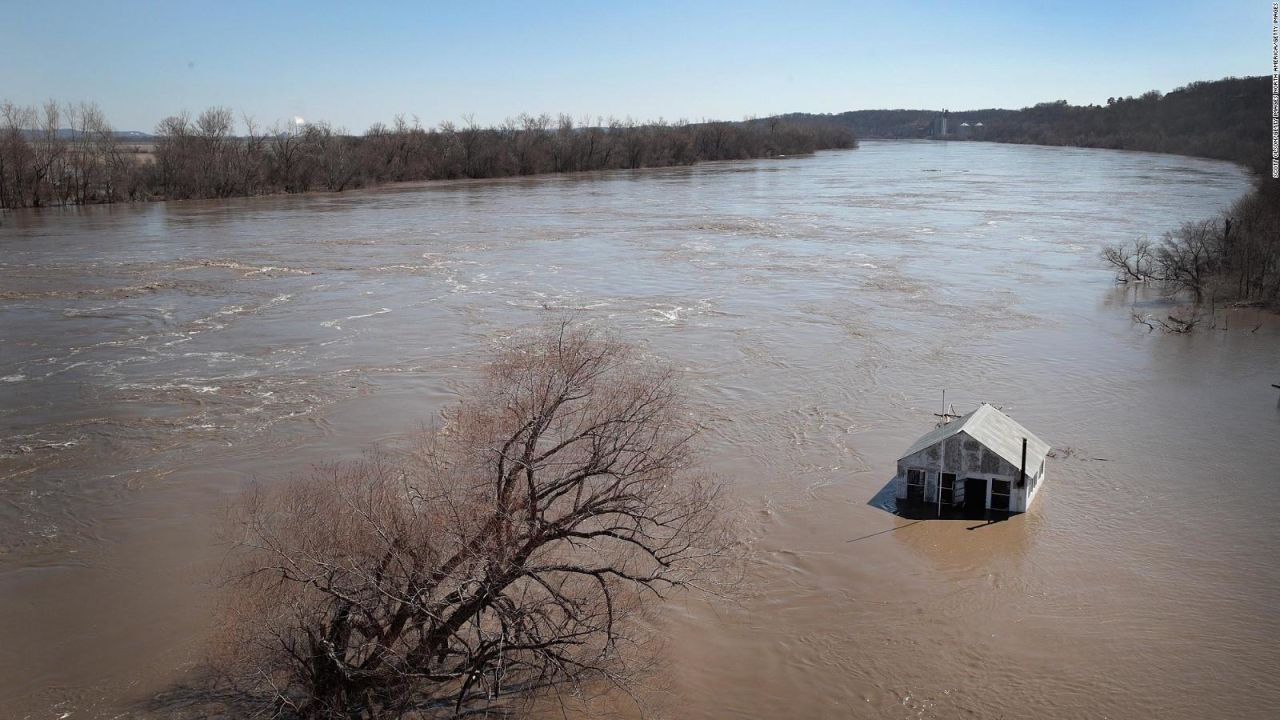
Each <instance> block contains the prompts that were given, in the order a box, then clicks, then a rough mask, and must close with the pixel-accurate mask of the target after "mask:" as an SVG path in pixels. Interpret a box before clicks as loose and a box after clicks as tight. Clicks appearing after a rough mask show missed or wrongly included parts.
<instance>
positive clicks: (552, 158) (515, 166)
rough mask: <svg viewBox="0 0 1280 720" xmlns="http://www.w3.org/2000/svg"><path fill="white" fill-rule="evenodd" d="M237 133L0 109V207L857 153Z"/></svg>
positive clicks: (762, 146) (56, 109) (173, 120)
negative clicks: (140, 128)
mask: <svg viewBox="0 0 1280 720" xmlns="http://www.w3.org/2000/svg"><path fill="white" fill-rule="evenodd" d="M239 125H240V127H239V128H237V122H236V118H235V116H234V115H233V113H232V112H231V110H229V109H227V108H210V109H209V110H206V111H205V112H203V113H201V114H200V115H199V116H198V117H194V118H192V117H190V116H188V115H186V114H180V115H176V116H173V117H170V118H166V119H165V120H163V121H162V122H161V123H160V124H159V126H158V127H157V128H156V130H155V134H154V136H150V137H148V136H142V137H139V134H138V133H118V132H116V131H114V130H113V129H112V128H111V126H110V124H109V123H108V122H107V121H106V118H104V117H103V114H102V112H101V111H100V110H99V109H98V108H97V107H96V106H95V105H92V104H84V103H82V104H79V105H66V106H62V105H59V104H57V103H54V102H49V103H46V104H45V105H44V106H43V107H40V108H35V107H23V106H17V105H14V104H12V103H8V102H5V103H3V104H2V105H0V208H20V207H42V206H51V205H84V204H89V203H112V202H121V201H137V200H166V199H191V198H225V197H239V196H249V195H264V194H270V193H279V192H290V193H293V192H307V191H309V190H329V191H335V192H341V191H343V190H346V189H350V188H359V187H365V186H370V185H377V184H381V183H388V182H401V181H411V180H439V179H454V178H495V177H508V176H513V175H536V174H540V173H562V172H575V171H583V170H614V169H633V168H643V167H660V166H671V165H691V164H693V163H696V162H700V161H704V160H741V159H746V158H758V157H774V156H779V155H798V154H806V153H811V152H814V151H815V150H824V149H832V148H851V147H855V146H856V145H857V140H856V139H855V137H854V134H853V133H852V132H851V131H850V130H849V129H848V128H847V127H845V126H842V125H837V124H834V123H827V122H822V121H813V120H809V121H806V122H803V123H792V122H787V121H785V120H782V119H779V118H770V119H767V120H763V121H743V122H704V123H697V124H690V123H684V122H681V123H675V124H667V123H663V122H657V123H647V124H642V123H637V122H635V121H632V120H629V119H628V120H617V119H612V118H610V119H603V118H597V119H596V120H595V121H594V122H592V121H591V120H590V119H583V120H581V121H575V120H574V119H573V118H570V117H568V116H566V115H561V116H559V117H558V118H556V119H552V118H551V117H550V116H549V115H539V116H536V117H534V116H530V115H521V116H520V117H518V118H515V119H513V120H508V121H507V122H504V123H502V124H501V125H498V126H496V127H482V126H480V125H478V124H477V123H476V122H475V121H474V120H472V119H470V118H465V119H464V121H463V122H462V123H461V124H454V123H451V122H447V123H443V124H442V125H440V126H439V127H438V128H424V127H422V126H421V125H419V124H418V123H416V122H410V121H407V120H406V119H405V118H403V117H397V118H396V119H395V121H394V122H393V123H392V124H391V125H382V124H377V125H374V126H373V127H371V128H369V129H368V131H366V132H365V133H363V134H361V135H350V134H348V133H347V132H346V131H345V130H343V129H341V128H334V127H331V126H329V125H328V124H325V123H318V124H311V125H304V126H301V127H294V126H289V127H287V128H283V129H282V128H279V127H277V128H275V129H272V130H270V131H264V130H262V129H260V128H259V127H258V126H257V125H255V124H254V122H253V121H252V120H251V119H249V118H244V119H242V121H241V123H239Z"/></svg>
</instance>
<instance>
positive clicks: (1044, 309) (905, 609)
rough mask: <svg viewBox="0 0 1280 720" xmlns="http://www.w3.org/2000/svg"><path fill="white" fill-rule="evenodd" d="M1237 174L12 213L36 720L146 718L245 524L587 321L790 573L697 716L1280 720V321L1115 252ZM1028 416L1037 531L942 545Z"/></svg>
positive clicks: (900, 157) (592, 183)
mask: <svg viewBox="0 0 1280 720" xmlns="http://www.w3.org/2000/svg"><path fill="white" fill-rule="evenodd" d="M1247 189H1248V178H1247V177H1246V176H1245V175H1244V174H1243V173H1242V172H1241V171H1240V170H1238V169H1237V168H1235V167H1234V166H1232V165H1229V164H1225V163H1220V162H1214V161H1208V160H1199V159H1191V158H1182V157H1173V156H1165V155H1155V154H1146V153H1130V152H1117V151H1105V150H1084V149H1069V148H1046V147H1034V146H1006V145H994V144H985V143H930V142H876V141H867V142H864V143H863V145H862V147H861V148H860V149H858V150H855V151H838V152H824V153H819V154H818V155H816V156H813V157H797V158H782V159H771V160H757V161H745V162H733V163H709V164H704V165H699V166H695V167H690V168H669V169H656V170H645V171H638V172H614V173H606V174H598V175H573V176H555V177H538V178H532V179H511V180H501V181H475V182H449V183H430V184H421V185H410V186H396V187H390V188H381V189H375V190H369V191H360V192H347V193H342V194H315V195H305V196H289V197H270V198H253V199H243V200H232V201H208V202H204V201H201V202H173V203H156V204H145V205H134V206H115V207H92V208H84V209H79V210H66V211H24V212H19V213H13V214H9V215H5V216H3V217H0V717H5V718H8V717H15V718H25V717H29V718H114V717H121V716H125V717H128V716H130V715H131V714H133V713H135V712H138V710H137V708H138V707H139V705H138V703H141V702H145V701H146V700H147V699H148V698H150V697H154V696H155V695H156V694H157V693H162V692H164V691H166V689H167V688H170V687H171V686H172V685H173V684H174V683H175V682H180V681H181V680H182V679H183V678H184V676H185V675H186V674H187V673H189V672H190V671H191V669H192V668H193V667H195V665H196V664H197V662H198V661H199V660H200V657H201V653H202V648H203V647H204V643H205V642H206V639H207V637H208V636H209V633H210V632H211V630H212V629H211V628H210V627H209V624H210V620H209V618H210V607H209V605H210V602H209V600H208V598H209V597H210V585H209V580H210V577H211V575H212V574H213V571H214V570H215V567H216V563H217V561H218V557H219V552H220V550H219V548H218V547H217V546H216V545H215V544H214V542H213V538H214V537H215V529H216V527H217V523H218V516H219V512H218V508H219V507H221V506H222V505H224V504H225V503H226V502H227V501H229V500H230V499H231V498H233V497H235V495H236V494H237V493H239V492H240V491H241V490H242V489H243V488H244V487H245V486H246V485H247V484H248V483H249V482H250V481H251V480H255V479H256V480H259V481H262V482H266V483H270V482H273V481H278V480H279V479H280V478H284V477H287V476H289V475H291V474H294V473H298V472H305V470H306V469H307V467H308V466H309V465H310V464H312V463H317V462H322V461H328V460H334V459H339V458H345V457H355V456H357V455H358V454H359V453H360V452H361V451H362V450H363V449H365V448H367V447H369V446H370V445H371V444H373V443H378V442H386V441H392V440H395V439H397V438H401V437H403V436H404V435H405V433H408V432H412V431H413V430H414V428H415V427H417V426H419V425H420V424H421V423H424V422H429V421H431V420H432V419H433V418H434V417H435V416H436V414H437V413H438V412H439V410H440V409H441V408H442V407H443V406H444V405H445V404H446V403H448V402H449V401H450V400H451V399H452V398H454V397H455V393H456V391H457V389H458V388H459V387H460V386H461V384H463V383H465V382H466V381H467V380H468V379H470V378H471V377H473V372H474V370H475V368H476V366H477V364H478V363H479V362H481V361H482V359H483V358H484V356H485V353H486V352H487V350H488V349H489V348H491V347H492V346H493V345H494V344H495V343H496V342H498V341H500V340H501V339H502V338H503V337H505V336H506V335H507V334H509V333H510V332H512V331H513V330H516V329H519V328H522V327H526V326H529V325H532V324H536V323H539V322H541V321H543V320H544V319H546V318H547V317H559V316H562V315H564V314H572V315H574V316H576V317H578V318H580V319H582V320H583V321H585V322H593V323H600V324H604V325H608V326H610V327H612V328H616V329H617V330H618V331H619V332H620V333H621V334H622V335H623V336H624V337H626V338H627V339H629V340H633V341H635V342H638V343H641V344H642V345H644V346H645V347H646V348H648V349H649V350H651V351H652V352H654V353H656V354H658V355H660V356H662V357H664V358H666V359H667V360H669V361H671V362H672V363H673V364H675V365H676V366H677V367H678V368H680V369H681V370H682V371H683V373H684V376H685V382H686V384H687V386H688V387H689V388H690V391H691V392H692V394H693V397H692V400H693V402H694V404H695V406H696V407H697V408H698V410H699V412H700V413H701V414H702V416H703V419H704V420H705V421H706V422H707V423H708V426H709V429H708V431H707V433H706V435H705V437H704V438H703V458H704V462H705V465H706V467H707V468H708V469H710V470H712V471H714V472H716V473H717V474H719V475H720V476H721V477H723V478H724V479H725V480H726V481H727V482H728V483H729V485H730V487H731V492H732V496H733V498H734V501H735V503H736V505H737V506H738V507H740V508H741V509H742V513H743V516H744V523H745V525H746V532H747V534H748V536H749V538H750V539H751V542H752V545H753V547H754V549H755V561H754V563H753V564H752V566H751V569H750V573H749V578H748V583H747V586H746V592H745V595H744V597H742V598H739V599H737V600H736V601H734V602H723V603H722V602H714V603H713V602H708V601H705V600H702V599H698V598H685V599H681V600H677V601H674V602H673V603H671V605H670V607H668V608H667V611H666V612H665V613H663V614H662V622H663V623H664V624H666V625H669V628H664V629H666V630H669V640H668V641H667V643H666V647H665V649H664V650H663V652H664V663H663V665H664V672H663V677H662V678H660V680H661V684H662V686H663V687H664V688H666V690H665V692H664V694H665V695H667V696H668V697H669V698H670V702H671V703H672V704H674V706H675V708H676V710H675V711H674V713H673V714H675V715H677V716H680V717H688V718H713V717H715V718H720V717H744V718H745V717H760V718H766V717H770V718H772V717H807V718H818V717H835V716H841V717H885V718H908V717H921V718H954V717H992V718H995V717H1040V718H1078V717H1099V718H1101V717H1112V718H1130V717H1161V718H1203V717H1239V718H1243V717H1258V718H1263V717H1276V716H1277V714H1278V713H1280V684H1278V683H1276V681H1275V679H1274V672H1275V668H1277V667H1280V649H1278V648H1277V640H1278V639H1280V620H1278V619H1277V617H1278V616H1277V614H1276V612H1275V608H1276V607H1277V605H1280V563H1277V562H1276V561H1275V558H1276V557H1277V553H1280V524H1278V523H1277V522H1276V520H1275V518H1276V516H1277V513H1278V512H1280V442H1277V440H1278V439H1280V406H1278V405H1277V396H1278V395H1280V392H1277V391H1275V390H1273V389H1272V388H1271V387H1270V384H1271V383H1280V323H1277V322H1276V320H1275V319H1274V318H1273V317H1272V316H1269V315H1266V314H1264V313H1260V312H1258V311H1256V310H1235V311H1230V312H1220V313H1219V318H1218V321H1217V323H1216V326H1215V327H1212V328H1207V329H1203V330H1201V331H1197V332H1196V333H1194V334H1191V335H1187V336H1174V335H1165V334H1161V333H1158V332H1148V331H1147V329H1146V328H1145V327H1142V326H1138V325H1135V324H1134V323H1133V321H1132V320H1131V313H1132V312H1133V311H1134V310H1135V309H1136V310H1137V311H1139V312H1144V313H1146V312H1156V313H1159V312H1167V306H1166V303H1165V300H1164V299H1163V298H1161V297H1160V296H1159V295H1158V294H1157V293H1155V292H1154V291H1151V290H1141V289H1138V290H1135V289H1133V288H1126V287H1124V286H1117V285H1116V284H1115V282H1114V277H1113V275H1112V273H1110V272H1109V271H1108V270H1107V269H1106V268H1105V267H1104V266H1103V265H1102V263H1101V261H1100V260H1099V259H1098V249H1099V247H1100V246H1101V245H1102V244H1103V243H1106V242H1115V241H1123V240H1129V239H1132V238H1134V237H1137V236H1140V235H1149V236H1152V237H1156V236H1158V235H1160V234H1161V233H1163V232H1164V231H1166V230H1170V229H1172V228H1174V227H1176V225H1177V224H1178V223H1180V222H1182V221H1186V220H1193V219H1199V218H1202V217H1208V216H1211V215H1213V214H1214V213H1216V212H1218V211H1219V210H1220V209H1221V208H1223V207H1225V206H1226V205H1228V204H1229V203H1230V202H1231V201H1232V200H1234V199H1235V198H1236V197H1238V196H1240V195H1241V194H1243V193H1244V192H1245V191H1246V190H1247ZM944 390H945V391H946V392H947V396H946V397H947V401H948V402H949V403H954V404H955V406H956V408H957V409H958V410H959V411H962V412H963V411H967V410H969V409H972V408H973V407H975V406H976V404H977V403H978V402H983V401H985V402H990V403H993V404H995V405H998V406H1001V407H1002V408H1003V409H1004V410H1005V412H1007V413H1009V414H1010V415H1012V416H1013V417H1014V418H1015V419H1017V420H1018V421H1019V422H1021V423H1023V424H1024V425H1026V426H1027V427H1029V428H1030V429H1032V430H1033V431H1034V432H1035V433H1036V434H1038V435H1040V436H1041V437H1042V438H1044V439H1045V440H1046V441H1048V442H1049V443H1050V444H1052V445H1053V446H1054V448H1055V450H1054V456H1053V457H1052V458H1051V459H1050V460H1049V465H1048V471H1047V480H1046V483H1045V485H1044V488H1043V490H1042V491H1041V493H1040V495H1039V496H1038V498H1037V500H1036V504H1035V505H1034V506H1033V508H1032V510H1031V512H1029V513H1026V514H1024V515H1020V516H1016V517H1014V518H1013V519H1011V520H1009V521H1007V522H1001V523H995V524H989V525H984V524H981V523H977V522H974V521H913V520H908V519H904V518H899V517H897V516H895V515H892V514H890V513H888V512H886V511H885V510H884V509H883V508H882V507H881V506H880V505H878V504H877V503H876V502H874V501H873V498H875V496H876V495H877V493H879V492H880V491H881V490H882V489H883V487H884V486H885V484H886V482H887V481H888V480H889V478H890V477H891V476H892V475H893V472H894V462H895V460H896V458H897V457H898V454H899V453H900V451H902V450H903V449H905V448H906V447H907V446H908V445H910V444H911V442H912V441H913V440H914V439H915V438H916V437H917V436H919V435H921V434H923V433H924V432H926V431H927V430H929V429H931V428H932V426H933V423H934V421H935V419H936V418H935V417H934V415H933V414H934V413H936V412H939V411H940V409H941V402H942V393H943V391H944Z"/></svg>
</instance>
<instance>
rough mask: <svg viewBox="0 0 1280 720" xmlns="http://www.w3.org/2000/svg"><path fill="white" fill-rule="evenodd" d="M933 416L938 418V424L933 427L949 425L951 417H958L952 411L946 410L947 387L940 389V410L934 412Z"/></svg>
mask: <svg viewBox="0 0 1280 720" xmlns="http://www.w3.org/2000/svg"><path fill="white" fill-rule="evenodd" d="M954 409H955V408H952V410H954ZM934 417H937V418H939V420H938V424H937V425H934V427H942V426H943V425H949V424H950V423H951V418H952V417H959V416H958V415H956V414H955V413H954V412H947V389H946V388H943V389H942V412H941V413H934Z"/></svg>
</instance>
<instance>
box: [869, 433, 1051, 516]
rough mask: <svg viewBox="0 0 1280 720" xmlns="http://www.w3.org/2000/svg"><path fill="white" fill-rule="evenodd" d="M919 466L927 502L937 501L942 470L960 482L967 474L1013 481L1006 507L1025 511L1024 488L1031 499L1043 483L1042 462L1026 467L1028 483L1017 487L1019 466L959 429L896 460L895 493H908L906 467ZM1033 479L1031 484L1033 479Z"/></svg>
mask: <svg viewBox="0 0 1280 720" xmlns="http://www.w3.org/2000/svg"><path fill="white" fill-rule="evenodd" d="M908 468H922V469H924V470H926V474H925V487H924V496H925V500H926V502H937V501H938V479H939V474H940V473H942V472H949V473H955V475H956V482H957V483H963V482H964V479H965V478H967V477H976V478H991V477H998V478H1002V479H1005V480H1010V481H1012V491H1011V493H1010V498H1009V508H1010V510H1013V511H1015V512H1024V511H1025V510H1026V508H1027V507H1028V506H1029V504H1030V503H1029V498H1028V497H1027V490H1028V489H1031V497H1030V499H1034V498H1035V493H1036V492H1039V490H1040V486H1041V485H1042V484H1043V482H1042V481H1043V479H1044V477H1043V472H1044V463H1043V462H1042V463H1041V464H1040V467H1028V468H1027V486H1026V487H1024V488H1019V487H1018V483H1017V480H1018V477H1019V475H1020V473H1019V470H1020V469H1019V468H1018V467H1016V466H1014V465H1013V464H1012V463H1010V462H1008V461H1006V460H1005V459H1004V458H1002V457H1000V456H999V455H997V454H996V453H995V452H992V451H991V450H990V449H988V448H987V447H986V446H984V445H983V444H982V443H980V442H978V441H977V440H974V439H973V438H972V437H970V436H969V435H968V434H967V433H964V432H961V433H958V434H956V435H953V436H951V437H949V438H946V439H945V440H941V441H939V442H937V443H935V444H933V445H930V446H929V447H927V448H925V449H923V450H921V451H919V452H917V453H914V454H912V455H908V456H907V457H904V458H902V459H900V460H898V474H897V477H896V478H895V480H896V484H895V492H894V494H895V496H896V497H897V498H898V499H899V500H905V499H906V497H907V469H908ZM1033 478H1034V479H1035V483H1034V485H1033V484H1032V479H1033ZM990 502H991V497H990V483H988V488H987V498H986V503H987V505H988V506H989V505H990Z"/></svg>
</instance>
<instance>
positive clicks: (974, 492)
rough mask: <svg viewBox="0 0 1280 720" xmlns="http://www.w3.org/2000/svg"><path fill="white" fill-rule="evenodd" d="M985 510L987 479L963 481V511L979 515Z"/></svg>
mask: <svg viewBox="0 0 1280 720" xmlns="http://www.w3.org/2000/svg"><path fill="white" fill-rule="evenodd" d="M986 509H987V479H986V478H965V479H964V511H965V512H966V513H980V512H982V511H983V510H986Z"/></svg>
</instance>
